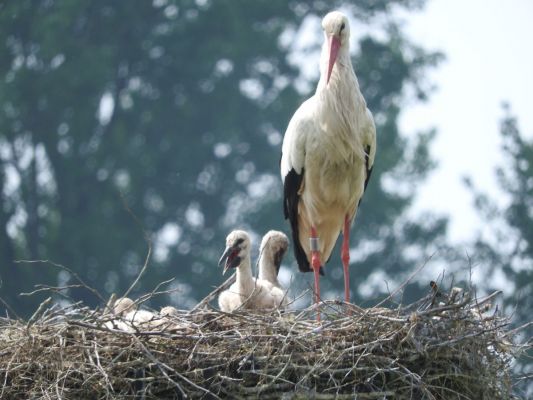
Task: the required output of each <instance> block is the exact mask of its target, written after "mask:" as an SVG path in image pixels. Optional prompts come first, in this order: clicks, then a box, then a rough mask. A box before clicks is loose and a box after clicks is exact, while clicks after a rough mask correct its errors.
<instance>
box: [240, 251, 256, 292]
mask: <svg viewBox="0 0 533 400" xmlns="http://www.w3.org/2000/svg"><path fill="white" fill-rule="evenodd" d="M236 275H237V276H236V283H237V286H238V287H239V291H240V293H241V294H244V295H249V294H250V293H252V291H253V289H254V286H255V284H254V279H253V276H252V266H251V260H250V255H249V254H248V255H247V256H246V257H244V258H243V260H242V261H241V264H240V265H239V267H238V268H237V273H236Z"/></svg>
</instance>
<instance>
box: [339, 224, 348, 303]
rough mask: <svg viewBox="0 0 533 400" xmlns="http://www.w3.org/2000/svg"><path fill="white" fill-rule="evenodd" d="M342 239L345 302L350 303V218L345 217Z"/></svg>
mask: <svg viewBox="0 0 533 400" xmlns="http://www.w3.org/2000/svg"><path fill="white" fill-rule="evenodd" d="M342 236H343V239H342V249H341V259H342V267H343V269H344V301H345V302H346V303H349V302H350V270H349V269H348V268H349V265H350V218H348V216H346V217H344V231H343V235H342Z"/></svg>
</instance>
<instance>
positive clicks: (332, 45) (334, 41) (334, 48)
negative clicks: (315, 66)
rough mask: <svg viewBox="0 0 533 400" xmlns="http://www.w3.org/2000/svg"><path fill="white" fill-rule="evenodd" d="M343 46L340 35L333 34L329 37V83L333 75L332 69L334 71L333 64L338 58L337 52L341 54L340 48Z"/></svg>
mask: <svg viewBox="0 0 533 400" xmlns="http://www.w3.org/2000/svg"><path fill="white" fill-rule="evenodd" d="M340 47H341V40H340V39H339V38H338V36H335V35H331V36H330V38H329V65H328V79H327V81H326V84H328V83H329V78H330V77H331V71H333V65H334V64H335V61H336V60H337V54H339V48H340Z"/></svg>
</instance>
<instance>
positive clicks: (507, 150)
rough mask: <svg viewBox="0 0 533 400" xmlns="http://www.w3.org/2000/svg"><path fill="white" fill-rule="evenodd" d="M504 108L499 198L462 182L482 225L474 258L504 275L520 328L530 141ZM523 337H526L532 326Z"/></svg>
mask: <svg viewBox="0 0 533 400" xmlns="http://www.w3.org/2000/svg"><path fill="white" fill-rule="evenodd" d="M503 108H504V113H505V115H504V117H503V118H502V120H501V123H500V132H501V137H502V152H503V155H504V157H505V166H500V167H498V168H497V169H496V176H497V178H498V182H499V185H500V190H501V192H502V194H503V199H502V198H499V199H496V198H491V197H490V196H489V195H487V194H486V193H482V192H480V191H479V190H478V189H476V188H475V186H474V184H473V182H471V180H470V179H467V181H466V183H467V185H468V186H469V187H470V188H471V190H472V191H473V193H474V194H475V204H476V208H477V209H478V210H479V213H480V215H481V216H482V217H483V218H484V220H485V221H486V223H487V229H485V233H484V234H480V236H479V237H478V238H477V240H476V241H475V243H474V247H475V259H476V261H477V264H480V267H479V268H483V269H484V275H485V276H487V277H491V276H494V274H495V272H499V271H503V273H504V277H505V279H506V280H507V287H509V288H512V290H507V291H504V299H505V300H504V304H505V306H506V307H507V309H508V310H510V311H512V313H513V324H514V325H515V326H520V325H523V324H525V323H527V322H530V321H531V315H533V303H532V301H531V298H532V297H531V295H532V294H533V141H531V140H527V139H525V138H524V137H523V136H522V134H521V133H520V131H519V129H518V122H517V119H516V117H515V116H513V115H512V113H511V110H510V107H509V106H508V105H504V107H503ZM499 279H500V280H501V279H502V278H501V276H500V278H499ZM493 284H494V279H490V278H489V279H486V280H484V282H483V286H484V287H485V288H486V289H494V288H493V287H492V285H493ZM500 284H501V282H500ZM524 334H525V336H526V337H528V338H531V336H532V335H533V329H532V328H531V326H530V327H529V328H527V329H526V330H525V331H524ZM530 353H531V352H530ZM532 356H533V354H529V357H523V358H522V362H520V363H519V364H518V369H519V371H520V372H523V373H525V374H529V375H530V376H531V372H532V371H533V363H532V362H531V357H532ZM526 384H527V382H524V385H522V387H523V388H524V390H529V393H531V392H532V391H533V387H531V383H529V389H527V387H526V386H527V385H526Z"/></svg>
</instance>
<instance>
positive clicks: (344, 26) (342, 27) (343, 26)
mask: <svg viewBox="0 0 533 400" xmlns="http://www.w3.org/2000/svg"><path fill="white" fill-rule="evenodd" d="M344 28H346V25H344V22H343V23H342V25H341V30H340V31H339V32H342V30H343V29H344Z"/></svg>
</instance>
